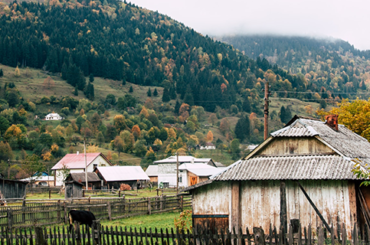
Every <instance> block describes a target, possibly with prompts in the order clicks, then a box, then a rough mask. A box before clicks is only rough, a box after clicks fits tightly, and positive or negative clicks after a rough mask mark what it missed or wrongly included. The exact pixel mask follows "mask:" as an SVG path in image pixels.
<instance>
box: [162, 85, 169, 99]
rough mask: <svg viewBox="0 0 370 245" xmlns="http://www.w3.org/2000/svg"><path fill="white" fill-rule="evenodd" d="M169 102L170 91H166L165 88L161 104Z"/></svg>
mask: <svg viewBox="0 0 370 245" xmlns="http://www.w3.org/2000/svg"><path fill="white" fill-rule="evenodd" d="M170 100H171V97H170V91H168V89H167V88H164V90H163V96H162V101H163V102H168V101H170Z"/></svg>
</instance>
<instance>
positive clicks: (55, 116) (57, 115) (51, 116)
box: [45, 112, 63, 120]
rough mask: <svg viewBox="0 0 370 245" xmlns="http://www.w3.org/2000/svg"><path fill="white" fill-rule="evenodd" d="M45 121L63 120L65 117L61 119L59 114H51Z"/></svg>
mask: <svg viewBox="0 0 370 245" xmlns="http://www.w3.org/2000/svg"><path fill="white" fill-rule="evenodd" d="M45 120H63V117H61V116H60V115H59V114H58V113H55V112H53V113H49V114H47V115H46V116H45Z"/></svg>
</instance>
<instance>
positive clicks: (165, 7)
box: [131, 0, 370, 50]
mask: <svg viewBox="0 0 370 245" xmlns="http://www.w3.org/2000/svg"><path fill="white" fill-rule="evenodd" d="M131 2H132V3H134V4H136V5H138V6H140V7H143V8H147V9H150V10H154V11H156V10H157V11H158V12H160V13H162V14H165V15H168V16H170V17H171V18H174V19H176V20H177V21H180V22H182V23H184V24H185V25H187V26H189V27H191V28H194V29H195V30H196V31H198V32H200V33H202V34H204V35H212V36H221V35H232V34H276V35H295V36H296V35H299V36H310V37H320V38H329V39H333V38H338V39H342V40H344V41H348V42H349V43H351V44H352V45H354V46H355V48H357V49H361V50H369V49H370V42H369V41H368V40H369V39H370V32H368V31H367V30H368V23H370V15H369V14H368V13H367V12H368V9H369V8H370V2H369V1H363V0H353V1H351V2H348V1H343V0H326V1H320V0H311V1H296V0H281V1H275V0H261V1H241V0H230V1H221V0H212V1H211V0H202V1H196V0H188V1H173V0H156V1H153V0H132V1H131Z"/></svg>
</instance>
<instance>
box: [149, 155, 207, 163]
mask: <svg viewBox="0 0 370 245" xmlns="http://www.w3.org/2000/svg"><path fill="white" fill-rule="evenodd" d="M211 160H212V159H211V158H195V157H192V156H179V162H180V163H186V162H188V163H191V162H192V161H194V163H205V164H206V163H208V162H209V161H211ZM176 162H177V157H176V156H170V157H167V158H166V159H162V160H158V161H155V162H153V163H154V164H159V163H176Z"/></svg>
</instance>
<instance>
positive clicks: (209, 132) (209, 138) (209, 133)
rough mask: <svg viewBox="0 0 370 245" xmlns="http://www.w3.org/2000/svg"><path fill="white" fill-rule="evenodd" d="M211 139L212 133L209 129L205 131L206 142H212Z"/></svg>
mask: <svg viewBox="0 0 370 245" xmlns="http://www.w3.org/2000/svg"><path fill="white" fill-rule="evenodd" d="M212 141H213V133H212V131H211V130H209V131H208V133H207V142H212Z"/></svg>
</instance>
